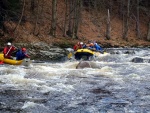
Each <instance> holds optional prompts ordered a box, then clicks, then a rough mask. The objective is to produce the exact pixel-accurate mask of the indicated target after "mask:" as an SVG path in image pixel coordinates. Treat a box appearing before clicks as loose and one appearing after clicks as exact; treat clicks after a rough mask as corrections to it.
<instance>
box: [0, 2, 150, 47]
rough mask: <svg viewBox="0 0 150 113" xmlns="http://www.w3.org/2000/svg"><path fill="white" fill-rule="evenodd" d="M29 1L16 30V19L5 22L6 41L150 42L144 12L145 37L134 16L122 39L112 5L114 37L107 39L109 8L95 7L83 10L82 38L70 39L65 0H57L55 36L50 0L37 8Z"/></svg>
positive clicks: (133, 43)
mask: <svg viewBox="0 0 150 113" xmlns="http://www.w3.org/2000/svg"><path fill="white" fill-rule="evenodd" d="M30 7H31V4H30V1H26V6H25V12H24V14H23V20H22V22H21V24H20V26H19V27H18V29H17V31H16V33H14V32H13V29H14V28H15V26H16V25H17V22H12V21H6V22H5V24H4V26H5V28H6V29H7V33H5V34H4V36H2V37H1V38H0V40H3V41H4V42H6V41H8V40H10V39H11V40H14V43H26V42H27V43H29V42H30V43H35V42H39V41H40V42H45V43H49V44H54V45H67V44H68V45H71V46H72V45H74V44H75V43H76V42H78V41H82V42H87V41H88V40H94V41H97V42H98V43H100V44H101V45H103V46H105V47H109V46H113V47H119V46H149V45H150V42H148V41H145V38H146V35H147V31H148V27H147V23H148V21H149V20H148V18H145V17H144V15H142V16H141V18H140V20H142V21H141V24H140V30H141V34H142V39H137V38H136V34H135V27H136V26H135V20H134V19H133V18H131V19H130V26H129V35H128V39H129V40H128V41H125V40H123V39H122V20H121V18H120V17H119V15H118V13H117V10H116V9H113V12H112V13H111V15H110V16H111V39H110V40H106V38H105V33H106V17H107V12H106V11H105V10H102V11H101V12H99V14H95V13H94V11H92V10H91V11H87V10H83V11H82V20H81V21H80V26H79V32H78V37H79V39H71V38H69V37H63V26H64V17H65V14H64V12H65V3H64V0H59V2H58V4H57V37H56V38H53V37H51V36H50V35H49V32H50V26H51V15H52V14H51V8H52V4H51V0H39V7H38V3H37V1H36V3H35V9H34V11H33V12H32V11H31V8H30Z"/></svg>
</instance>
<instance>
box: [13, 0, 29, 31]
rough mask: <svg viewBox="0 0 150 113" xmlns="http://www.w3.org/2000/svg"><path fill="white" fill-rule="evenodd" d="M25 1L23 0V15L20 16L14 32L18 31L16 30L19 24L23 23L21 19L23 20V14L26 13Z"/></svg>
mask: <svg viewBox="0 0 150 113" xmlns="http://www.w3.org/2000/svg"><path fill="white" fill-rule="evenodd" d="M25 1H26V0H23V7H22V13H21V17H20V19H19V22H18V24H17V25H16V27H15V29H14V32H16V31H17V29H18V26H19V25H20V23H21V20H22V17H23V14H24V9H25Z"/></svg>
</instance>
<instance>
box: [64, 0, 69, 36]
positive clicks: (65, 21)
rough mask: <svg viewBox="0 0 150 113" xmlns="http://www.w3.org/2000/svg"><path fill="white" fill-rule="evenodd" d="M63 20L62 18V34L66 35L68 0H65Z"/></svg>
mask: <svg viewBox="0 0 150 113" xmlns="http://www.w3.org/2000/svg"><path fill="white" fill-rule="evenodd" d="M65 5H66V7H65V20H64V29H63V36H64V37H66V36H67V34H66V31H67V30H66V28H67V12H68V0H65Z"/></svg>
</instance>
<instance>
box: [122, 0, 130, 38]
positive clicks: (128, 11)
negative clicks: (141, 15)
mask: <svg viewBox="0 0 150 113" xmlns="http://www.w3.org/2000/svg"><path fill="white" fill-rule="evenodd" d="M129 9H130V0H128V4H127V14H126V15H127V17H126V21H125V25H124V33H123V39H125V40H126V41H128V30H129V14H130V10H129Z"/></svg>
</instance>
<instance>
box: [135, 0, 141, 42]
mask: <svg viewBox="0 0 150 113" xmlns="http://www.w3.org/2000/svg"><path fill="white" fill-rule="evenodd" d="M136 7H137V17H136V18H137V21H136V35H137V37H138V38H139V39H140V38H141V34H140V22H139V21H140V19H139V0H137V6H136Z"/></svg>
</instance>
